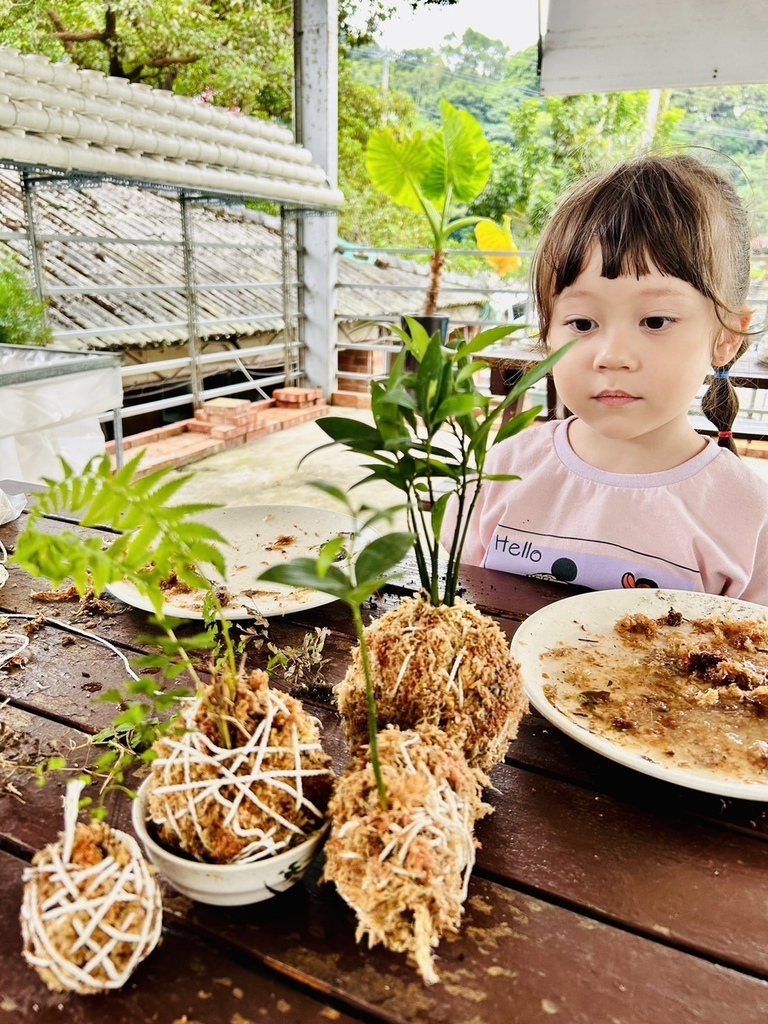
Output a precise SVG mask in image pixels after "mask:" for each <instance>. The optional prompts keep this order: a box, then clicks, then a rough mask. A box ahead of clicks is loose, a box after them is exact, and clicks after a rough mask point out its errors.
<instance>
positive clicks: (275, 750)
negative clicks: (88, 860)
mask: <svg viewBox="0 0 768 1024" xmlns="http://www.w3.org/2000/svg"><path fill="white" fill-rule="evenodd" d="M263 692H264V694H265V696H266V708H265V711H264V717H263V718H262V720H261V721H260V722H259V724H258V725H257V727H256V728H255V729H254V731H253V733H252V734H251V735H250V736H248V738H247V740H246V742H245V743H244V744H243V745H242V746H239V747H234V748H227V747H221V746H219V745H218V744H216V743H215V742H214V741H213V740H212V739H210V738H209V737H208V736H207V735H206V734H205V733H204V732H203V731H201V730H200V728H199V724H198V723H197V721H196V717H197V716H198V714H199V711H200V702H199V701H197V700H196V701H195V702H194V703H193V704H192V705H191V707H190V708H189V709H188V710H187V711H186V712H185V713H184V714H183V716H182V718H183V721H184V724H185V726H186V729H185V731H184V732H183V733H182V734H181V735H180V736H178V737H171V736H166V737H164V739H163V742H162V746H163V755H164V756H160V757H158V758H156V759H155V760H154V761H153V762H152V777H153V785H152V788H151V790H150V808H151V811H152V820H153V821H155V822H156V823H157V824H161V823H164V824H165V825H166V827H167V828H169V829H170V830H171V831H172V832H173V833H175V835H176V836H177V837H178V838H179V840H180V841H181V842H182V844H183V845H182V848H183V849H186V850H187V851H188V852H192V851H191V850H190V847H189V845H188V842H187V840H186V839H185V836H186V835H187V834H188V833H190V832H191V834H192V835H193V836H194V837H195V839H196V841H197V843H199V845H200V846H201V847H202V848H204V849H208V848H209V840H208V836H207V831H208V828H207V827H206V825H205V823H204V822H203V821H201V817H202V814H203V813H204V812H206V810H207V813H208V814H210V806H211V804H216V805H218V806H219V807H221V808H222V809H223V812H224V814H223V818H222V817H221V816H220V815H217V817H219V820H220V825H219V826H218V827H219V828H220V829H229V830H230V831H231V833H232V834H233V835H234V836H236V837H237V839H238V840H243V842H242V843H240V846H241V849H240V850H239V852H238V853H237V854H236V855H235V856H233V857H232V858H231V862H232V863H241V864H242V863H246V864H247V863H252V862H254V861H257V860H264V859H265V858H267V857H271V856H273V855H274V854H276V853H279V852H280V851H281V850H284V849H286V848H287V847H288V846H292V845H295V839H294V837H295V836H305V835H308V834H309V833H308V832H305V831H304V829H302V828H301V827H300V826H299V825H297V824H296V822H295V820H291V818H288V817H286V816H285V815H283V814H281V813H280V812H279V811H278V810H277V809H276V808H275V807H272V806H270V804H269V802H268V796H269V790H272V791H281V792H282V793H285V794H287V795H288V796H289V797H290V804H291V805H292V808H293V809H294V811H298V810H300V809H304V810H305V811H308V812H309V815H305V816H304V817H305V820H306V819H307V818H309V819H311V820H314V821H315V822H317V821H319V820H320V819H322V818H323V817H324V811H323V810H322V809H320V808H318V807H316V806H315V804H313V803H312V801H311V800H309V799H308V797H307V795H306V793H305V792H304V780H305V779H307V778H310V777H312V776H326V777H329V778H332V777H333V772H332V770H331V769H330V768H308V767H306V766H305V764H304V758H305V757H307V755H309V756H311V755H313V754H318V753H320V754H322V749H323V748H322V746H321V744H320V743H319V742H315V741H313V742H309V743H306V742H300V740H299V735H298V731H297V729H296V727H295V725H293V724H292V725H291V729H290V737H286V742H285V745H283V746H273V745H271V744H270V743H269V739H270V734H271V732H272V729H273V727H274V725H275V717H276V716H277V714H278V713H282V714H284V715H286V716H288V715H290V710H289V708H288V706H287V705H286V703H285V701H284V700H283V697H282V695H281V694H280V693H279V692H278V691H276V690H273V689H271V688H268V687H265V688H264V691H263ZM228 721H229V722H230V724H231V725H234V726H235V727H236V728H239V727H240V723H238V722H237V721H235V720H234V719H229V720H228ZM274 755H278V756H279V759H280V760H281V761H282V760H283V759H284V758H285V757H286V756H288V757H290V762H291V763H290V766H289V767H280V768H273V767H271V766H270V759H271V758H272V757H273V756H274ZM260 794H261V795H260ZM248 805H250V806H251V808H257V809H258V811H259V812H261V814H260V816H261V817H263V818H266V821H267V823H268V822H270V821H271V822H272V823H273V824H272V825H271V826H269V825H268V824H267V825H266V827H265V826H264V825H261V826H256V827H251V828H248V827H244V826H243V824H242V821H241V815H240V811H241V808H243V807H245V808H248ZM316 827H317V825H316V824H315V825H314V827H313V830H314V828H316Z"/></svg>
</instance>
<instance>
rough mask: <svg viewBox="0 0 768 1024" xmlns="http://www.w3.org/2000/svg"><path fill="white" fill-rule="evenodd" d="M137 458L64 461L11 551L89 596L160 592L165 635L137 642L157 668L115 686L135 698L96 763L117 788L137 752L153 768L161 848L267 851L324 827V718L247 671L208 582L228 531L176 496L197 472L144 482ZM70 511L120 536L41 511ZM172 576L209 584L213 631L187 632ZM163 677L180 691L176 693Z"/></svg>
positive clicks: (224, 858) (191, 853)
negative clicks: (171, 610) (170, 599)
mask: <svg viewBox="0 0 768 1024" xmlns="http://www.w3.org/2000/svg"><path fill="white" fill-rule="evenodd" d="M139 460H140V457H139V458H137V459H134V460H132V461H131V462H129V463H128V464H127V465H126V466H124V467H123V468H122V469H121V470H119V471H118V472H117V473H115V474H113V473H112V470H111V468H110V464H109V460H108V459H107V458H106V457H104V458H101V459H94V460H92V461H91V462H90V463H89V464H88V465H87V466H86V468H85V470H84V471H82V472H80V473H75V472H74V471H73V470H72V469H71V467H70V466H68V465H67V464H66V463H64V464H63V471H64V472H63V478H62V480H61V481H58V482H49V486H48V489H47V491H46V492H44V493H43V494H41V495H39V496H36V501H35V505H34V506H33V509H32V511H31V513H30V515H29V522H28V525H27V526H26V529H25V530H24V531H23V532H22V534H21V535H20V537H19V540H18V544H17V548H16V552H15V555H14V558H13V561H14V562H15V563H16V564H18V565H20V566H21V567H22V568H23V569H26V570H27V571H28V572H30V573H31V574H32V575H35V576H44V577H46V578H47V579H49V580H50V581H51V582H52V583H53V584H54V586H58V585H60V584H61V583H62V582H64V580H65V579H67V578H71V579H72V580H73V582H74V585H75V587H76V588H77V590H78V592H79V593H80V594H81V595H85V594H86V593H88V592H91V591H92V592H94V593H95V594H96V595H98V594H100V593H101V592H102V591H103V590H104V589H105V588H106V587H108V586H109V585H110V584H111V583H115V582H117V581H122V580H127V581H129V582H130V583H131V584H132V585H133V586H134V587H135V588H136V590H137V591H138V593H139V594H140V595H141V596H143V597H145V598H146V599H148V600H149V601H150V602H151V604H152V607H153V608H154V609H155V615H154V618H153V621H154V623H155V624H156V625H157V626H159V628H160V636H159V637H153V638H139V639H140V640H141V641H142V642H145V643H152V644H153V645H154V646H155V647H156V648H158V650H157V652H156V653H153V654H149V655H147V656H146V657H144V658H143V659H141V661H140V662H139V665H140V667H142V668H144V669H147V670H149V671H150V672H153V673H155V674H153V675H146V676H144V677H141V678H138V677H136V676H135V674H134V676H133V679H132V680H131V681H130V682H129V683H128V684H127V686H126V691H127V694H123V693H122V692H120V691H117V690H115V691H110V692H109V693H108V694H106V695H105V697H106V698H107V699H109V700H113V701H116V702H118V701H120V702H123V701H125V700H126V697H127V703H128V707H127V708H126V709H125V710H123V711H121V712H120V713H119V714H118V716H117V717H116V719H115V720H114V722H113V727H112V729H111V730H110V735H111V738H112V741H113V742H112V749H111V750H108V751H107V753H106V754H105V755H104V756H103V757H102V758H100V759H99V761H98V762H97V764H96V771H97V773H98V772H101V773H102V774H104V773H106V775H107V776H108V779H109V782H110V784H118V785H119V784H121V783H122V781H123V777H124V775H125V772H126V770H127V768H128V767H130V765H131V764H132V762H133V761H134V760H135V756H136V752H137V749H138V750H139V751H141V753H140V756H141V758H142V759H143V760H145V761H146V762H148V763H149V765H150V773H151V774H150V778H149V780H148V783H147V784H146V785H147V786H148V796H147V802H148V807H149V815H150V818H151V820H152V822H153V823H154V826H155V829H156V832H157V836H158V837H159V839H160V841H161V842H162V843H163V844H165V845H166V846H167V847H169V848H170V849H171V850H173V851H179V852H181V853H183V854H184V855H186V856H188V857H192V858H193V859H196V860H201V861H207V862H211V863H217V864H226V863H230V862H241V863H242V862H250V861H256V860H262V859H265V858H267V857H270V856H272V855H273V854H275V853H278V852H281V851H283V850H287V849H289V848H291V847H293V846H295V845H297V844H299V843H301V842H303V841H304V840H305V839H306V838H307V836H308V835H311V834H313V833H316V832H317V830H318V829H319V828H321V827H322V826H323V823H324V819H325V813H326V808H327V803H328V799H329V797H330V791H331V788H332V780H333V773H332V770H331V767H330V764H331V762H330V758H329V757H328V755H327V754H325V753H324V751H323V750H322V748H321V746H320V741H319V723H318V722H317V721H316V719H314V718H312V717H311V716H310V715H309V714H308V713H307V712H306V711H305V710H304V709H303V707H302V706H301V703H300V702H299V701H298V700H295V699H294V698H293V697H290V696H287V695H285V694H282V693H279V692H278V691H276V690H274V689H272V688H271V687H270V686H269V685H268V683H269V680H268V677H267V674H266V673H265V672H263V671H261V670H259V669H256V670H254V671H246V670H245V666H244V660H245V659H244V657H242V654H243V649H242V645H241V644H239V643H238V642H237V641H236V639H235V636H234V634H233V628H232V626H231V625H230V623H229V622H228V621H227V619H226V617H225V615H224V614H223V611H222V604H221V600H220V593H219V590H218V587H217V585H216V584H215V583H214V582H212V580H211V579H210V575H211V574H212V572H213V571H214V570H215V571H216V572H217V573H218V575H219V578H223V577H224V576H225V558H224V553H223V549H224V547H225V546H226V541H225V540H224V538H223V537H221V536H220V535H219V534H218V533H217V532H216V531H215V530H214V529H213V528H212V527H211V526H209V525H208V524H206V523H205V521H204V520H200V519H198V518H197V516H198V514H199V513H204V512H205V511H206V510H208V509H210V508H213V507H214V506H211V505H201V504H172V500H173V498H174V496H175V495H176V492H177V491H178V490H179V488H180V487H181V486H182V484H183V483H184V482H185V480H186V479H188V477H185V476H180V475H178V474H172V473H171V471H169V470H158V471H156V472H154V473H151V474H149V475H147V476H145V477H142V478H140V477H139V475H138V473H137V470H138V466H139ZM62 512H63V513H67V514H70V515H75V516H77V518H78V521H79V523H80V524H81V525H82V526H92V527H93V526H101V527H108V528H109V529H111V530H112V531H114V532H113V534H112V539H111V540H108V541H106V542H105V541H104V540H103V536H104V535H103V534H102V535H101V536H94V535H91V536H87V535H86V536H83V534H82V533H78V532H75V531H73V530H63V531H61V532H55V533H51V532H48V531H47V530H46V529H44V528H43V526H42V525H41V518H42V516H44V515H46V514H57V513H62ZM169 580H176V581H181V582H183V583H184V584H186V585H187V586H189V587H190V588H196V589H199V590H201V591H202V593H203V595H204V606H203V607H204V616H205V619H206V625H207V628H206V629H205V631H204V632H203V633H199V634H197V635H194V636H191V637H182V636H180V635H179V634H178V632H177V623H176V621H174V620H173V619H169V618H167V617H166V616H165V615H164V614H163V600H164V585H165V584H166V583H167V582H168V581H169ZM201 651H202V652H204V653H206V654H207V655H208V656H209V657H210V664H209V665H208V666H207V669H208V671H207V673H206V672H203V671H201V670H199V669H198V667H197V665H196V663H195V661H194V660H193V656H194V655H195V654H196V653H197V652H201ZM184 675H186V677H187V678H188V679H189V680H190V681H191V683H192V687H193V690H194V697H193V698H190V699H186V700H185V699H184V698H185V697H186V695H187V694H188V693H189V690H184V689H181V688H180V687H179V685H178V684H179V680H180V679H181V678H182V677H183V676H184ZM162 677H165V679H167V680H169V681H171V683H172V685H173V687H174V688H172V689H170V690H166V689H165V687H164V684H163V681H162ZM174 711H175V715H174V714H171V713H172V712H174ZM157 712H160V713H161V714H160V716H159V717H153V715H155V714H156V713H157ZM169 715H170V717H169ZM265 735H266V736H267V737H268V738H269V745H268V747H267V748H265V743H264V742H263V737H264V736H265ZM101 738H102V739H106V738H107V737H106V736H102V737H101ZM121 740H122V742H120V741H121ZM262 748H265V749H262Z"/></svg>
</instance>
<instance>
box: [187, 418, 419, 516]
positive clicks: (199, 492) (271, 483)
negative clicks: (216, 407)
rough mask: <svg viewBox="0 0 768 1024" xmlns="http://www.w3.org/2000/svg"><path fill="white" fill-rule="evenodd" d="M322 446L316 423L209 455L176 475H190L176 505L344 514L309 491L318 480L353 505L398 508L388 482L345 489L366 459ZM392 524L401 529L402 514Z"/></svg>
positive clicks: (362, 474)
mask: <svg viewBox="0 0 768 1024" xmlns="http://www.w3.org/2000/svg"><path fill="white" fill-rule="evenodd" d="M330 415H332V416H345V417H356V418H358V419H367V421H368V422H372V421H371V417H370V413H369V412H366V411H365V410H360V409H355V410H352V409H345V408H343V407H334V408H333V409H331V410H330ZM327 445H329V438H328V436H327V435H326V434H325V433H323V431H322V430H321V429H320V427H319V426H318V425H317V421H312V422H309V423H302V424H299V425H298V426H292V427H288V428H286V429H284V430H280V431H278V432H276V433H274V434H267V435H266V436H265V437H261V438H258V439H256V440H255V441H250V442H248V443H246V444H243V445H240V446H239V447H237V448H230V449H227V450H226V451H223V452H219V453H218V454H216V455H210V456H208V457H207V458H204V459H202V460H201V461H200V462H196V463H194V464H192V465H189V466H185V467H184V468H183V469H181V470H180V471H179V472H181V473H184V474H190V479H189V480H188V482H187V483H186V484H185V485H184V486H183V487H182V489H181V490H180V491H179V494H178V500H179V501H211V502H215V503H216V504H219V505H274V504H285V505H312V506H314V507H317V508H329V509H332V510H334V511H337V512H341V511H343V509H342V506H341V505H340V504H339V503H338V502H336V501H335V500H334V499H333V498H332V497H330V496H329V495H327V494H325V493H324V492H322V491H319V490H317V489H316V488H314V487H312V485H311V481H312V480H321V481H323V483H326V484H333V485H335V486H336V487H339V488H341V489H342V490H343V491H345V492H346V493H348V494H349V498H350V500H351V501H353V502H355V503H363V502H367V503H368V504H370V505H372V506H374V507H375V508H389V507H390V506H392V505H397V504H399V503H400V501H401V498H400V492H399V491H397V490H396V489H395V488H394V487H392V486H391V485H390V484H387V483H381V482H374V483H371V484H366V485H364V486H363V487H360V488H356V489H355V490H350V488H351V487H352V485H353V484H354V483H356V482H357V481H358V480H362V479H363V478H364V477H365V476H366V475H367V471H366V470H365V468H364V463H365V460H364V459H362V458H358V457H357V456H355V455H353V454H351V453H350V452H346V451H344V450H343V449H342V448H340V447H338V446H336V445H333V446H327ZM324 446H326V447H324ZM395 522H396V523H397V525H398V527H399V528H401V529H404V528H405V517H404V515H403V514H402V513H400V514H399V515H398V516H397V518H396V520H395Z"/></svg>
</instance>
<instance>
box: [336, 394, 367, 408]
mask: <svg viewBox="0 0 768 1024" xmlns="http://www.w3.org/2000/svg"><path fill="white" fill-rule="evenodd" d="M331 405H343V406H346V407H347V408H349V409H370V408H371V395H370V392H367V391H366V392H365V393H362V392H359V391H334V392H333V394H332V395H331Z"/></svg>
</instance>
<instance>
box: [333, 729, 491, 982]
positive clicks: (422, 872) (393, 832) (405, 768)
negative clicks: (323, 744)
mask: <svg viewBox="0 0 768 1024" xmlns="http://www.w3.org/2000/svg"><path fill="white" fill-rule="evenodd" d="M378 748H379V759H380V763H381V771H382V775H383V779H384V785H385V787H386V791H387V808H386V809H384V808H382V806H381V802H380V799H379V792H378V788H377V783H376V778H375V776H374V772H373V768H372V765H371V759H370V750H369V747H368V745H367V744H362V745H360V746H359V747H358V748H357V749H356V751H355V752H354V755H353V757H352V760H351V761H350V763H349V765H348V767H347V769H346V771H345V772H344V774H343V775H342V777H341V778H340V779H339V781H338V783H337V786H336V789H335V792H334V795H333V799H332V801H331V804H330V812H331V815H332V820H333V825H332V829H331V835H330V837H329V839H328V842H327V843H326V862H325V873H324V877H325V879H326V880H330V881H333V882H335V884H336V887H337V888H338V890H339V892H340V894H341V895H342V897H343V898H344V900H345V901H346V902H347V903H348V904H349V906H350V907H352V908H353V910H354V911H355V913H356V914H357V920H358V925H357V934H356V938H357V940H358V941H360V940H361V939H363V938H367V940H368V945H369V946H374V945H376V944H377V943H382V944H383V945H384V946H386V947H387V949H391V950H393V951H395V952H400V953H408V954H410V955H411V956H412V957H413V959H414V960H415V962H416V966H417V967H418V970H419V972H420V973H421V975H422V977H423V979H424V980H425V981H426V982H427V983H431V982H435V981H437V980H438V977H437V974H436V972H435V968H434V965H433V963H432V950H433V949H434V948H435V947H436V946H437V945H438V943H439V942H440V939H441V938H442V937H443V936H445V935H447V934H451V933H454V934H455V933H456V932H457V931H458V929H459V924H460V921H461V916H462V913H463V903H464V900H465V899H466V895H467V886H468V884H469V876H470V873H471V871H472V866H473V864H474V861H475V847H476V842H475V839H474V836H473V829H474V824H475V821H476V820H477V819H478V818H479V817H481V816H482V815H483V814H486V813H487V812H488V811H489V810H490V808H489V807H488V806H487V805H486V804H484V803H483V801H482V787H483V783H484V782H486V781H487V780H486V779H485V777H484V776H483V775H482V773H480V772H478V771H477V770H475V769H472V768H470V767H469V765H468V764H467V761H466V759H465V758H464V756H463V754H462V752H461V750H460V749H459V747H458V746H457V745H456V744H455V743H454V742H453V741H452V740H450V739H449V738H448V737H447V736H445V735H444V734H443V733H441V732H440V730H439V729H437V728H434V727H425V728H423V729H422V730H420V731H419V732H415V731H413V730H400V729H396V728H392V729H385V730H383V731H382V732H380V733H379V737H378Z"/></svg>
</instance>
